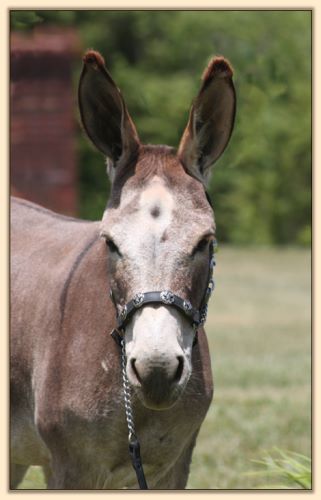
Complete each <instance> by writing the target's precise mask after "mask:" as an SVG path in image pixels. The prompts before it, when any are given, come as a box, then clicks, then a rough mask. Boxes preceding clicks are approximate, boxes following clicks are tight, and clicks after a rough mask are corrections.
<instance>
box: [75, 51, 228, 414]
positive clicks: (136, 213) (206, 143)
mask: <svg viewBox="0 0 321 500" xmlns="http://www.w3.org/2000/svg"><path fill="white" fill-rule="evenodd" d="M79 103H80V112H81V118H82V122H83V125H84V128H85V130H86V132H87V134H88V136H89V138H90V139H91V140H92V142H93V143H94V144H95V146H96V147H97V148H98V149H99V150H100V151H101V152H102V153H104V154H105V155H106V157H107V169H108V172H109V175H110V177H111V180H112V190H111V196H110V200H109V203H108V206H107V208H106V210H105V213H104V216H103V219H102V223H101V236H102V237H103V238H105V240H106V243H107V248H108V264H109V273H110V279H111V288H112V293H113V297H114V301H115V304H116V305H117V307H118V308H119V309H121V308H122V307H124V305H125V304H126V303H128V302H129V301H131V299H132V298H133V297H135V296H136V297H138V298H139V297H142V294H144V293H145V292H151V291H162V290H170V291H171V292H172V293H173V294H175V295H176V296H178V297H179V298H181V299H182V304H183V303H184V301H186V303H187V304H188V303H189V302H190V303H191V304H192V306H193V308H195V309H199V307H200V305H201V303H202V299H203V297H204V293H205V290H206V287H207V283H208V276H209V261H210V246H211V240H213V238H214V234H215V223H214V218H213V212H212V208H211V206H210V204H209V202H208V198H207V196H206V192H205V189H204V185H205V182H206V179H207V177H208V174H209V170H210V166H211V165H212V164H213V163H214V162H215V160H216V159H217V158H218V157H219V156H220V155H221V153H222V152H223V151H224V149H225V147H226V145H227V143H228V141H229V138H230V136H231V132H232V128H233V122H234V115H235V91H234V87H233V83H232V70H231V67H230V66H229V64H228V62H227V61H226V60H225V59H223V58H221V57H219V58H214V59H213V60H212V61H211V62H210V64H209V66H208V67H207V69H206V71H205V73H204V75H203V79H202V85H201V89H200V92H199V94H198V96H197V97H196V99H195V101H194V103H193V105H192V108H191V112H190V117H189V121H188V124H187V127H186V129H185V132H184V134H183V137H182V140H181V142H180V145H179V148H178V151H177V152H176V151H175V150H174V149H172V148H169V147H167V146H144V145H142V144H141V143H140V141H139V138H138V134H137V132H136V129H135V126H134V124H133V122H132V120H131V118H130V116H129V113H128V110H127V108H126V105H125V102H124V99H123V97H122V95H121V93H120V91H119V89H118V88H117V87H116V85H115V83H114V81H113V80H112V78H111V76H110V74H109V73H108V71H107V70H106V67H105V64H104V61H103V58H102V57H101V55H100V54H98V53H97V52H94V51H88V52H87V53H86V54H85V57H84V67H83V71H82V75H81V78H80V85H79ZM139 293H140V294H141V295H137V294H139ZM138 300H139V299H138ZM184 305H185V304H184ZM181 309H182V308H181ZM118 312H120V311H118ZM183 312H184V311H183V310H180V308H176V307H171V306H170V305H166V303H161V301H159V302H157V303H151V304H144V307H141V308H138V309H137V311H136V312H135V314H134V315H133V316H132V317H131V319H130V321H128V322H127V325H126V330H125V340H126V354H127V375H128V379H129V381H130V383H131V384H132V385H133V386H134V387H135V389H136V391H137V393H138V395H139V396H140V398H141V400H142V402H143V404H144V405H145V406H147V407H149V408H154V409H161V408H169V407H170V406H172V405H173V404H174V403H175V402H176V401H177V399H178V397H179V396H180V394H181V393H182V391H183V390H184V388H185V386H186V383H187V381H188V379H189V377H190V374H191V370H192V366H191V351H192V346H193V340H194V335H195V331H194V328H193V325H192V322H191V321H190V320H189V318H188V316H187V315H186V314H183Z"/></svg>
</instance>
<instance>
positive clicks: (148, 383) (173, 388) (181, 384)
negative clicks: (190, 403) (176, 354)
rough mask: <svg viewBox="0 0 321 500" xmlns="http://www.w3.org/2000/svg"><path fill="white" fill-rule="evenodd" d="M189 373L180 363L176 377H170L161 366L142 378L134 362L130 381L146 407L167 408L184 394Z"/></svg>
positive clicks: (153, 408)
mask: <svg viewBox="0 0 321 500" xmlns="http://www.w3.org/2000/svg"><path fill="white" fill-rule="evenodd" d="M188 378H189V374H188V373H187V370H184V369H183V363H181V364H179V366H178V368H177V371H176V374H175V377H171V378H169V377H168V376H166V375H165V373H164V370H163V369H162V368H161V367H158V368H154V369H153V370H152V371H151V372H150V373H149V374H148V376H147V377H145V378H144V379H142V378H141V377H140V375H139V373H138V372H137V371H136V370H135V368H134V367H133V364H132V369H131V370H130V377H129V381H130V383H131V385H132V386H133V388H134V390H135V392H136V394H137V396H138V397H139V399H140V401H141V402H142V403H143V405H144V406H145V407H146V408H149V409H151V410H167V409H169V408H171V407H172V406H174V405H175V404H176V403H177V401H178V400H179V398H180V396H181V395H182V393H183V391H184V389H185V386H186V384H187V381H188Z"/></svg>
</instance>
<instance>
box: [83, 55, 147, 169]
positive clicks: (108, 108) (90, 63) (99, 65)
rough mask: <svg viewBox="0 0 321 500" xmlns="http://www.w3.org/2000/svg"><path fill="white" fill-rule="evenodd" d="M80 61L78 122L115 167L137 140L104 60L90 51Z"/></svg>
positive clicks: (134, 147)
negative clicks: (80, 122)
mask: <svg viewBox="0 0 321 500" xmlns="http://www.w3.org/2000/svg"><path fill="white" fill-rule="evenodd" d="M83 61H84V66H83V70H82V73H81V76H80V81H79V89H78V98H79V109H80V115H81V120H82V123H83V126H84V128H85V130H86V132H87V134H88V136H89V138H90V139H91V141H92V142H93V143H94V145H95V146H96V147H97V148H98V149H99V150H100V151H101V152H102V153H104V154H105V155H106V156H108V157H109V158H110V159H111V160H112V161H113V163H114V164H115V163H116V162H117V160H119V159H120V157H122V158H124V157H127V156H128V157H129V156H130V155H131V154H133V153H134V152H135V151H136V150H137V148H138V146H139V138H138V135H137V132H136V129H135V126H134V124H133V122H132V120H131V118H130V116H129V113H128V111H127V108H126V105H125V102H124V99H123V97H122V95H121V93H120V91H119V89H118V88H117V86H116V84H115V82H114V81H113V79H112V77H111V76H110V74H109V73H108V71H107V69H106V67H105V62H104V59H103V57H102V56H101V55H100V54H99V53H98V52H96V51H94V50H89V51H87V52H86V54H85V55H84V58H83Z"/></svg>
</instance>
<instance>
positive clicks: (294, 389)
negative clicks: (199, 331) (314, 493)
mask: <svg viewBox="0 0 321 500" xmlns="http://www.w3.org/2000/svg"><path fill="white" fill-rule="evenodd" d="M310 263H311V262H310V253H309V251H308V250H303V249H295V248H286V249H276V248H271V249H270V248H268V249H265V248H241V249H236V248H228V247H223V246H220V248H219V252H218V254H217V267H216V269H215V278H216V290H215V292H214V295H213V297H212V299H211V303H210V311H209V317H208V321H207V325H206V330H207V335H208V339H209V343H210V350H211V355H212V369H213V373H214V382H215V391H214V401H213V403H212V406H211V408H210V410H209V412H208V415H207V417H206V420H205V422H204V424H203V426H202V429H201V431H200V434H199V437H198V440H197V445H196V448H195V452H194V455H193V461H192V465H191V474H190V478H189V482H188V488H191V489H253V488H271V489H273V488H275V487H276V486H277V487H280V484H281V483H280V481H279V480H278V485H276V483H275V479H276V478H275V477H274V476H273V475H271V474H270V471H268V470H266V474H265V475H264V476H262V474H249V472H251V471H253V460H262V457H264V456H265V455H266V450H271V449H273V448H276V447H277V448H278V449H281V450H290V451H291V452H294V453H299V454H303V455H306V456H307V457H309V456H310V452H311V449H310V447H311V440H310V437H311V390H310V386H311V356H310V347H311V345H310V328H311V314H310V313H311V311H310V304H311V290H310ZM263 461H264V459H263ZM265 465H266V464H265ZM262 485H263V486H262ZM20 487H21V488H31V487H33V488H43V487H44V482H43V476H42V474H41V471H39V469H37V468H30V469H29V471H28V473H27V475H26V477H25V479H24V481H23V482H22V484H21V486H20ZM286 487H290V488H300V486H299V485H297V484H296V483H295V482H293V483H290V485H289V484H287V486H286Z"/></svg>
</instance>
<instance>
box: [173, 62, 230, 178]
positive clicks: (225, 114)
mask: <svg viewBox="0 0 321 500" xmlns="http://www.w3.org/2000/svg"><path fill="white" fill-rule="evenodd" d="M232 76H233V70H232V68H231V66H230V64H229V63H228V61H227V60H226V59H224V58H223V57H215V58H213V59H212V60H211V62H210V63H209V65H208V67H207V68H206V70H205V72H204V74H203V78H202V86H201V89H200V91H199V94H198V96H197V97H196V99H195V101H194V103H193V105H192V108H191V111H190V116H189V121H188V124H187V127H186V129H185V132H184V134H183V137H182V139H181V142H180V145H179V148H178V156H179V157H180V159H181V161H182V163H183V165H184V167H185V169H186V171H187V172H188V173H189V174H191V175H193V176H194V177H197V178H198V179H199V180H201V181H202V182H205V181H206V179H207V177H208V173H209V170H210V166H211V165H212V164H213V163H214V162H215V161H216V160H217V159H218V158H219V157H220V156H221V154H222V153H223V151H224V149H225V148H226V146H227V144H228V142H229V139H230V137H231V134H232V130H233V125H234V118H235V109H236V96H235V89H234V85H233V81H232Z"/></svg>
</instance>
